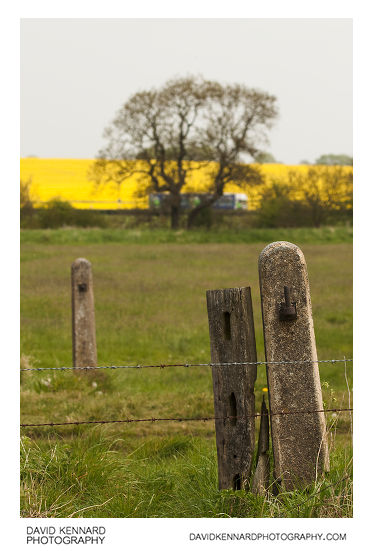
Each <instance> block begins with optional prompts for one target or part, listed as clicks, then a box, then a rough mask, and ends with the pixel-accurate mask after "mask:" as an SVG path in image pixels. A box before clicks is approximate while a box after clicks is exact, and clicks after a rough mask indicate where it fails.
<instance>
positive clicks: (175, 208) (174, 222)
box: [171, 205, 180, 230]
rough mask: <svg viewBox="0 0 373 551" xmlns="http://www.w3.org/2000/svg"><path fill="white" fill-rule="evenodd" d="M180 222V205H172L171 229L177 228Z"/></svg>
mask: <svg viewBox="0 0 373 551" xmlns="http://www.w3.org/2000/svg"><path fill="white" fill-rule="evenodd" d="M179 223H180V205H171V229H173V230H177V229H178V228H179Z"/></svg>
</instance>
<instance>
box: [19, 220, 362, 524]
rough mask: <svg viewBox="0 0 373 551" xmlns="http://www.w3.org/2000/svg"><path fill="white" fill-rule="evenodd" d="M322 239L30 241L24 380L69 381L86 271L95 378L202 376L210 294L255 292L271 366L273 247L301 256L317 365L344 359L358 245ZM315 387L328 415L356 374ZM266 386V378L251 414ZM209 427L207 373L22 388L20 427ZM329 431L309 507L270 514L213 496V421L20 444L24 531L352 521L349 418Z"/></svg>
mask: <svg viewBox="0 0 373 551" xmlns="http://www.w3.org/2000/svg"><path fill="white" fill-rule="evenodd" d="M322 230H325V231H324V233H322ZM322 230H320V231H319V233H318V234H317V233H316V234H312V232H311V233H310V232H307V231H306V230H304V229H303V230H299V232H300V233H298V234H296V230H283V231H281V230H272V232H271V231H268V230H267V232H266V233H262V234H255V235H251V238H249V237H248V234H247V232H245V234H244V235H243V236H241V241H240V240H239V239H238V238H237V237H234V236H230V237H229V235H228V234H226V237H225V242H224V238H223V237H222V236H220V238H219V236H218V237H217V238H216V240H217V241H220V242H213V241H214V239H213V236H212V235H211V234H208V233H207V234H206V233H205V234H203V233H202V232H194V233H189V234H186V233H183V232H181V233H179V234H176V235H178V236H179V237H177V238H175V234H171V233H170V232H166V231H165V232H163V233H162V232H161V233H159V232H158V233H155V234H154V235H153V238H154V240H153V242H151V232H150V231H149V232H140V234H139V233H137V234H136V232H135V233H131V232H127V233H125V232H122V233H121V234H120V233H119V234H118V235H116V237H114V238H113V239H112V240H110V239H109V236H108V235H107V234H106V233H105V230H75V229H67V230H56V231H53V230H50V231H45V232H43V231H34V232H33V231H23V232H21V241H22V247H21V351H22V357H21V366H22V367H28V366H30V367H58V366H62V365H71V307H70V265H71V263H72V261H73V260H74V259H75V258H77V257H82V256H83V257H85V258H88V259H89V260H90V261H91V262H92V265H93V277H94V289H95V307H96V329H97V348H98V362H99V365H110V364H114V365H120V364H127V363H130V364H137V363H140V364H144V363H152V362H154V363H162V362H163V363H172V362H174V361H175V362H176V361H177V362H182V363H184V362H188V363H200V362H205V361H209V337H208V324H207V313H206V304H205V291H206V290H207V289H217V288H223V287H237V286H247V285H250V286H251V288H252V296H253V306H254V313H255V327H256V338H257V347H258V359H264V352H263V335H262V326H261V316H260V300H259V285H258V275H257V259H258V255H259V253H260V251H261V250H262V248H263V247H264V246H265V245H266V244H268V243H269V242H270V241H275V240H278V239H286V240H290V241H293V242H295V243H296V244H297V245H299V246H301V248H302V250H303V251H304V254H305V257H306V260H307V264H308V269H309V277H310V285H311V295H312V304H313V314H314V323H315V332H316V342H317V345H318V355H319V359H329V358H343V357H344V356H346V357H347V358H351V357H352V246H351V235H350V230H349V229H343V228H342V229H336V230H332V229H330V230H328V229H322ZM263 231H264V230H263ZM315 231H316V230H315ZM100 232H101V233H100ZM137 232H138V230H137ZM294 232H295V233H294ZM302 232H303V233H302ZM343 232H344V233H343ZM167 235H173V236H174V237H173V238H172V239H171V237H170V238H167ZM186 235H188V237H185V236H186ZM193 235H194V238H193V237H190V236H193ZM203 235H205V240H204V239H203ZM312 235H313V238H312ZM183 236H184V237H183ZM296 237H297V239H295V238H296ZM302 237H303V239H302ZM193 239H194V241H193ZM229 239H230V240H231V241H232V242H227V241H229ZM250 239H251V240H250ZM203 241H205V242H203ZM320 375H321V380H322V386H323V393H324V396H323V397H324V403H325V406H326V407H331V408H336V407H342V408H343V407H348V406H349V397H350V396H349V392H348V388H347V384H346V378H347V381H348V385H349V389H350V391H351V390H352V364H350V363H349V364H348V366H347V369H346V370H345V367H344V364H334V365H330V364H320ZM265 386H266V378H265V371H264V367H263V366H259V367H258V377H257V382H256V399H257V410H259V406H260V401H261V398H262V388H263V387H265ZM212 415H213V401H212V383H211V373H210V372H209V369H208V368H203V367H194V368H165V369H161V370H160V369H143V370H122V371H114V372H112V371H109V370H105V371H97V372H94V374H90V375H89V376H86V375H81V376H77V375H75V374H74V373H72V372H57V373H54V372H48V371H47V372H40V373H38V372H36V373H27V372H24V373H22V377H21V419H22V422H24V423H43V422H53V421H54V422H57V421H77V420H95V419H108V420H110V419H112V420H115V419H123V418H127V417H130V418H131V417H133V418H145V417H200V416H212ZM327 423H328V427H329V429H330V433H329V438H330V447H331V471H330V473H328V474H326V475H325V476H324V477H321V478H319V479H318V480H317V481H315V483H314V485H313V487H312V488H310V489H308V491H306V490H305V491H299V492H289V493H285V492H283V493H281V494H280V495H278V496H277V497H274V496H269V497H267V498H263V497H255V496H253V495H252V494H250V493H245V492H243V491H238V492H231V491H223V492H219V491H218V490H217V473H216V451H215V439H214V425H213V421H208V422H158V423H133V424H128V425H115V424H114V425H105V426H84V425H83V426H75V427H74V426H73V427H60V428H58V427H45V428H30V429H27V430H26V429H23V430H22V431H21V434H22V442H21V474H22V479H21V515H22V516H24V517H69V516H71V517H221V516H236V517H245V516H246V517H277V516H285V517H298V516H299V517H316V516H328V517H348V516H352V498H351V476H352V473H351V468H352V467H351V455H352V451H351V444H352V435H351V428H350V418H349V415H346V414H327Z"/></svg>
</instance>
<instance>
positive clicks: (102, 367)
mask: <svg viewBox="0 0 373 551" xmlns="http://www.w3.org/2000/svg"><path fill="white" fill-rule="evenodd" d="M352 361H353V359H352V358H343V359H332V360H304V359H302V360H291V361H290V360H289V361H286V360H283V361H276V360H270V361H259V362H225V363H222V362H219V363H214V362H205V363H173V364H166V363H161V364H148V365H139V364H137V365H100V366H85V367H79V366H78V367H77V366H73V367H25V368H21V369H20V371H75V370H81V371H88V370H91V369H145V368H150V367H159V368H160V369H164V368H165V367H224V366H238V365H295V364H302V363H315V364H316V363H317V364H321V363H328V364H335V363H339V362H343V363H346V362H352Z"/></svg>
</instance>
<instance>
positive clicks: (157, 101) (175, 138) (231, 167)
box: [92, 77, 277, 228]
mask: <svg viewBox="0 0 373 551" xmlns="http://www.w3.org/2000/svg"><path fill="white" fill-rule="evenodd" d="M276 116H277V108H276V98H275V97H274V96H271V95H269V94H267V93H265V92H262V91H259V90H256V89H250V88H247V87H246V86H243V85H238V84H234V85H227V86H223V85H222V84H219V83H218V82H213V81H207V80H204V79H202V78H197V77H187V78H179V79H174V80H170V81H168V82H166V84H165V85H164V86H163V87H161V88H160V89H158V90H156V89H152V90H146V91H142V92H138V93H136V94H134V95H133V96H132V97H130V98H129V100H128V101H127V102H126V103H125V104H124V105H123V107H122V108H121V109H120V110H119V112H118V113H117V116H116V117H115V119H114V120H113V122H112V124H111V125H110V126H109V127H108V128H107V129H106V131H105V134H104V136H105V138H106V140H107V145H106V147H105V148H104V149H102V150H101V151H100V152H99V155H98V158H97V161H96V162H95V165H94V168H93V172H92V178H94V179H95V180H96V181H97V182H100V183H104V182H113V181H114V182H115V183H116V184H117V185H118V186H121V185H122V184H123V183H124V182H125V181H126V180H127V179H128V178H129V177H131V176H133V175H137V176H138V178H139V179H140V181H141V183H142V184H143V187H144V190H145V191H146V192H147V193H149V192H152V191H154V192H167V193H168V194H169V199H170V213H171V227H172V228H177V227H178V226H179V220H180V211H181V191H182V189H183V188H184V186H185V185H186V184H187V183H188V179H189V178H190V176H191V174H192V172H193V171H196V170H200V169H201V168H204V172H203V174H204V177H205V178H206V182H205V185H204V189H205V190H206V192H208V194H206V196H205V199H203V200H202V201H201V202H200V203H199V204H198V205H197V206H196V207H194V208H193V209H192V210H191V211H190V212H189V215H188V226H191V225H192V224H193V220H194V218H195V216H196V215H197V214H198V212H199V211H200V210H202V209H204V208H206V207H208V206H210V205H212V204H213V203H214V202H215V201H216V200H217V199H218V198H219V197H221V196H222V195H223V193H224V188H225V186H226V184H227V183H235V184H237V185H243V184H247V183H248V182H251V183H257V182H258V181H260V174H259V172H258V171H257V170H255V169H254V168H253V167H251V166H250V165H247V164H244V163H243V158H242V155H244V154H249V155H251V156H254V155H255V154H257V153H258V151H259V149H258V146H259V145H260V144H261V143H262V142H266V140H267V130H268V129H269V128H270V126H271V123H272V121H273V119H275V117H276Z"/></svg>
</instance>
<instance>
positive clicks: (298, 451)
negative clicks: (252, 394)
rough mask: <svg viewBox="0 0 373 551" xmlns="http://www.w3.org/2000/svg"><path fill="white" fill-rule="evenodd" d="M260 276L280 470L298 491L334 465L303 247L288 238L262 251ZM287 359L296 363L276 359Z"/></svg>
mask: <svg viewBox="0 0 373 551" xmlns="http://www.w3.org/2000/svg"><path fill="white" fill-rule="evenodd" d="M259 279H260V292H261V300H262V315H263V332H264V343H265V353H266V361H267V362H269V363H268V364H267V379H268V389H269V404H270V417H271V433H272V446H273V454H274V471H275V473H274V474H275V477H276V479H277V482H278V483H282V485H283V487H284V488H285V489H292V488H294V487H300V486H302V485H305V484H308V483H311V482H312V481H314V480H315V478H316V476H317V474H318V473H320V472H322V470H323V469H325V470H327V469H328V468H329V457H328V446H327V439H326V424H325V415H324V413H322V412H319V411H318V410H322V409H323V403H322V395H321V385H320V375H319V367H318V363H317V351H316V342H315V334H314V328H313V319H312V308H311V297H310V289H309V282H308V274H307V267H306V262H305V259H304V255H303V253H302V251H301V250H300V249H299V248H298V247H297V246H296V245H293V244H292V243H288V242H286V241H278V242H275V243H271V244H270V245H268V246H267V247H265V249H263V251H262V252H261V254H260V257H259ZM297 360H301V362H299V363H296V362H297ZM281 361H294V362H295V363H294V364H283V365H281V364H279V363H275V362H281ZM270 362H273V363H270ZM310 411H311V412H313V413H309V412H310ZM315 411H318V412H315ZM282 412H283V413H289V412H290V414H285V415H281V413H282ZM291 412H294V413H293V414H291ZM296 412H308V413H296ZM272 413H275V414H276V415H272Z"/></svg>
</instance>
